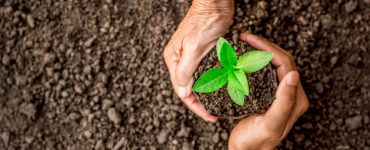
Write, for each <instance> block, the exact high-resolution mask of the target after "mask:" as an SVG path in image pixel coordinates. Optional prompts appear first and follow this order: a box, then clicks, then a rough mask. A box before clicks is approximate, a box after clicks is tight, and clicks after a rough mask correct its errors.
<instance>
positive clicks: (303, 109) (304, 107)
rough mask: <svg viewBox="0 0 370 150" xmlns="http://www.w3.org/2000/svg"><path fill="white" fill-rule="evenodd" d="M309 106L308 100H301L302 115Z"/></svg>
mask: <svg viewBox="0 0 370 150" xmlns="http://www.w3.org/2000/svg"><path fill="white" fill-rule="evenodd" d="M309 106H310V103H309V102H308V98H307V97H305V98H304V99H303V103H302V113H304V112H306V111H307V110H308V108H309Z"/></svg>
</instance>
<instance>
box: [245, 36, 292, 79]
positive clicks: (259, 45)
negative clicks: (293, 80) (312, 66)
mask: <svg viewBox="0 0 370 150" xmlns="http://www.w3.org/2000/svg"><path fill="white" fill-rule="evenodd" d="M240 39H242V40H244V41H246V42H248V43H249V44H250V45H251V46H253V47H254V48H256V49H260V50H264V51H268V52H270V53H272V54H273V56H274V57H273V59H272V61H271V63H272V64H273V65H275V66H276V68H277V73H278V78H279V81H281V79H282V78H283V77H284V76H285V75H286V74H287V73H288V72H290V71H293V70H296V67H295V65H294V61H293V59H292V58H291V56H290V54H289V53H288V52H286V51H285V50H283V49H282V48H280V47H278V46H276V45H275V44H273V43H271V42H269V41H268V40H266V39H264V38H262V37H259V36H256V35H253V34H246V33H242V34H240Z"/></svg>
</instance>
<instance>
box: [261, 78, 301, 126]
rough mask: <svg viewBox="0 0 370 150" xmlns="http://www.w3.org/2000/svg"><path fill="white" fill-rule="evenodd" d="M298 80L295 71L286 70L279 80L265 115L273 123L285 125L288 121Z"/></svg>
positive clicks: (294, 99) (294, 100)
mask: <svg viewBox="0 0 370 150" xmlns="http://www.w3.org/2000/svg"><path fill="white" fill-rule="evenodd" d="M298 82H299V74H298V72H297V71H290V72H288V73H287V74H286V75H285V76H284V77H283V79H282V80H281V82H280V84H279V87H278V89H277V91H276V100H275V101H274V102H273V103H272V105H271V107H270V109H269V110H268V111H267V112H266V117H267V118H269V120H270V121H271V122H274V124H275V123H276V124H275V125H285V124H286V122H287V121H288V119H289V117H290V115H291V113H292V111H293V108H294V105H295V102H296V91H297V85H298Z"/></svg>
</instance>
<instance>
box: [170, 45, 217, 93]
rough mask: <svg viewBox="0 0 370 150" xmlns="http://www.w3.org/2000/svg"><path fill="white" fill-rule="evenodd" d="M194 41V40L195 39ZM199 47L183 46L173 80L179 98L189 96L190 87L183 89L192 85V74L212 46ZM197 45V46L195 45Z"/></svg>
mask: <svg viewBox="0 0 370 150" xmlns="http://www.w3.org/2000/svg"><path fill="white" fill-rule="evenodd" d="M195 40H196V39H195ZM203 44H205V45H201V46H200V47H195V44H186V45H185V46H183V50H182V54H181V58H180V60H179V62H178V64H177V66H176V69H175V80H176V83H177V85H175V86H176V87H177V89H178V91H177V93H178V94H179V96H180V97H184V96H186V95H189V94H190V93H191V91H192V88H191V86H190V87H189V88H184V87H186V86H187V85H189V84H191V85H192V84H193V82H191V81H192V79H193V78H194V77H193V75H194V72H195V70H196V69H197V68H198V66H199V64H200V62H201V61H202V59H203V58H204V57H205V55H206V54H207V53H208V52H209V51H210V50H211V49H212V47H213V46H214V44H213V45H212V43H211V44H208V43H203ZM196 45H199V44H196Z"/></svg>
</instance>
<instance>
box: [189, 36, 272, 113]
mask: <svg viewBox="0 0 370 150" xmlns="http://www.w3.org/2000/svg"><path fill="white" fill-rule="evenodd" d="M228 40H229V41H230V44H231V45H233V47H234V49H235V52H236V53H237V57H238V56H241V55H243V54H245V53H247V52H249V51H252V50H255V49H254V48H253V47H250V46H248V44H247V43H246V42H244V41H241V40H235V41H231V40H230V39H228ZM211 68H222V67H221V65H220V61H219V60H218V58H217V52H216V48H214V49H212V50H211V52H210V53H209V54H208V55H207V56H206V57H205V58H204V59H203V60H202V62H201V63H200V65H199V68H198V70H197V71H196V72H195V73H194V76H195V79H198V78H199V77H200V76H201V75H202V74H203V73H204V72H206V71H207V70H209V69H211ZM246 76H247V80H248V82H249V95H248V96H244V100H245V102H244V104H243V106H240V105H237V104H235V103H234V102H233V101H232V99H231V98H230V96H229V94H228V92H227V85H225V86H224V87H222V88H221V89H219V90H217V91H215V92H212V93H198V94H197V95H198V97H199V101H200V102H201V103H202V104H203V105H204V107H205V108H206V110H207V111H208V112H209V113H210V114H212V115H214V116H217V117H218V118H220V119H240V118H244V117H247V116H250V115H253V114H256V113H260V112H261V111H262V110H264V109H266V108H267V107H268V106H269V105H270V104H271V103H272V102H273V100H274V99H275V93H276V89H277V86H278V81H277V76H276V70H275V68H274V67H273V66H272V65H271V64H269V65H267V66H266V67H265V68H263V69H261V70H260V71H257V72H253V73H248V74H246Z"/></svg>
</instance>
